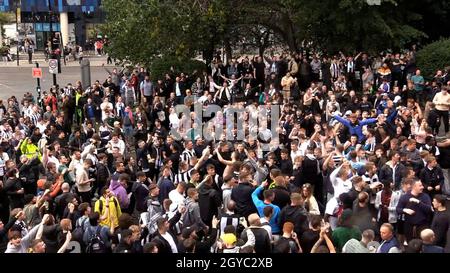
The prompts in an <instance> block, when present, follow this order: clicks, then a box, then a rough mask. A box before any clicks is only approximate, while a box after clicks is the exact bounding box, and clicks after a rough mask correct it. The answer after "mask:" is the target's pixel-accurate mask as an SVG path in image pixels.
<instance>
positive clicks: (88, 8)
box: [0, 0, 104, 49]
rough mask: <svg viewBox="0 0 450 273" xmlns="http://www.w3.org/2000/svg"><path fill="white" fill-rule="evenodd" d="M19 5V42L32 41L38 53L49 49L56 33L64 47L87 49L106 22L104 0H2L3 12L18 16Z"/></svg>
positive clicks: (0, 0) (1, 8) (0, 5)
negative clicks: (102, 5)
mask: <svg viewBox="0 0 450 273" xmlns="http://www.w3.org/2000/svg"><path fill="white" fill-rule="evenodd" d="M17 2H18V3H19V4H20V5H19V12H20V13H19V14H18V19H19V40H21V38H24V37H25V36H26V37H28V38H31V39H33V40H34V41H35V43H36V47H37V49H44V48H45V46H46V43H47V41H48V39H49V38H51V33H52V32H53V33H54V32H60V34H61V37H62V43H63V44H64V45H67V44H68V43H76V44H78V45H82V46H86V43H88V41H89V40H91V39H95V38H97V35H98V34H99V31H98V25H99V24H101V23H102V22H104V13H103V12H102V9H101V0H0V12H2V11H3V12H5V11H12V12H15V11H16V3H17Z"/></svg>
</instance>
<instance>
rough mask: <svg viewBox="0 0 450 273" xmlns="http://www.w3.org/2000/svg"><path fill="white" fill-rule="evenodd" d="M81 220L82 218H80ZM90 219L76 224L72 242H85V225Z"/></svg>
mask: <svg viewBox="0 0 450 273" xmlns="http://www.w3.org/2000/svg"><path fill="white" fill-rule="evenodd" d="M80 219H81V218H80ZM88 220H89V218H85V219H83V221H78V220H77V222H76V227H75V229H74V230H73V231H72V240H74V241H77V242H80V243H82V242H83V234H84V224H85V223H86V221H88Z"/></svg>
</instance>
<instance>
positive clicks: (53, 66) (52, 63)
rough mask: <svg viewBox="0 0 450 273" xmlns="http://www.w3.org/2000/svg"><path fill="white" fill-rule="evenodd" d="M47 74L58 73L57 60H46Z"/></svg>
mask: <svg viewBox="0 0 450 273" xmlns="http://www.w3.org/2000/svg"><path fill="white" fill-rule="evenodd" d="M48 72H50V73H52V74H57V73H58V60H57V59H50V60H48Z"/></svg>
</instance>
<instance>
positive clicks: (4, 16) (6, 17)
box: [0, 13, 13, 47]
mask: <svg viewBox="0 0 450 273" xmlns="http://www.w3.org/2000/svg"><path fill="white" fill-rule="evenodd" d="M12 17H13V16H12V14H10V13H0V47H1V46H3V38H4V36H5V30H4V29H3V26H4V25H6V24H8V23H11V22H12Z"/></svg>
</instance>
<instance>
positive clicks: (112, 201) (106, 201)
mask: <svg viewBox="0 0 450 273" xmlns="http://www.w3.org/2000/svg"><path fill="white" fill-rule="evenodd" d="M94 211H96V212H98V213H99V214H100V225H101V226H107V227H110V228H111V227H113V228H117V227H118V226H119V217H120V215H122V210H121V208H120V205H119V201H118V200H117V198H116V197H115V196H114V194H113V192H111V191H110V190H109V189H108V187H104V188H103V189H102V196H101V197H100V199H99V200H97V201H96V202H95V206H94Z"/></svg>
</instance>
